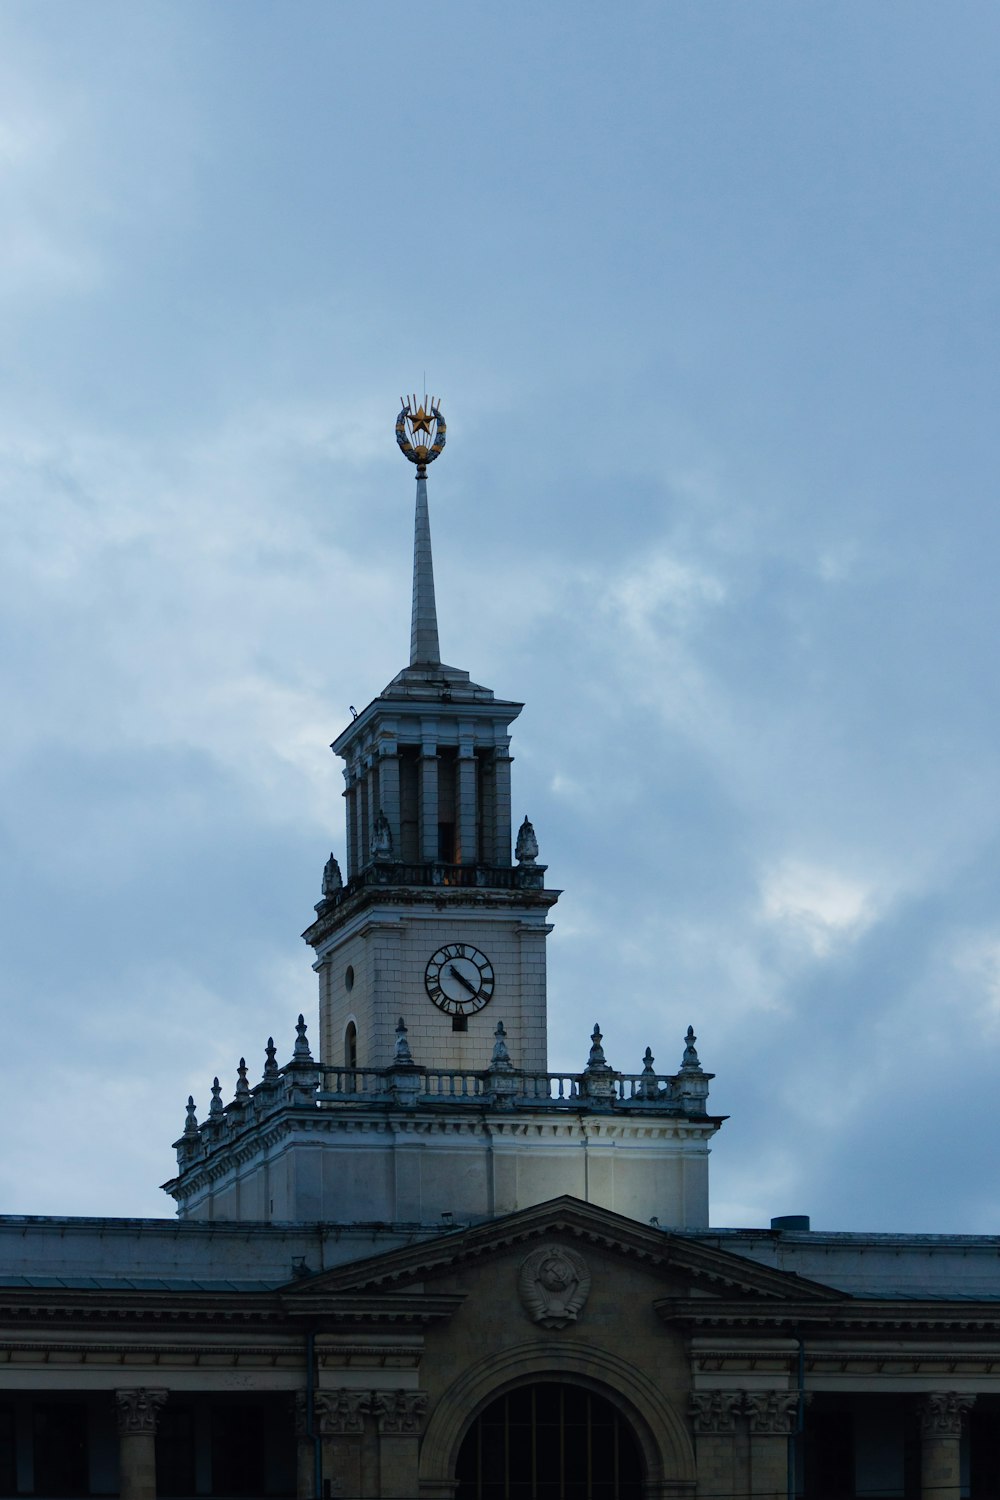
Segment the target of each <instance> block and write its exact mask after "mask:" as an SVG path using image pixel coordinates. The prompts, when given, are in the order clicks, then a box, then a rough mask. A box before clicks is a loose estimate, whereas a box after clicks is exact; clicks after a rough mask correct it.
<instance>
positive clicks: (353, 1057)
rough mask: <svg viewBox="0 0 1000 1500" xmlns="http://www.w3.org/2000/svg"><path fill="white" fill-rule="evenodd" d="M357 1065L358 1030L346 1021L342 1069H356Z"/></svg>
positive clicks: (351, 1022)
mask: <svg viewBox="0 0 1000 1500" xmlns="http://www.w3.org/2000/svg"><path fill="white" fill-rule="evenodd" d="M357 1065H358V1028H357V1027H356V1026H355V1024H354V1022H353V1021H348V1023H347V1030H346V1032H345V1033H344V1067H345V1068H356V1067H357Z"/></svg>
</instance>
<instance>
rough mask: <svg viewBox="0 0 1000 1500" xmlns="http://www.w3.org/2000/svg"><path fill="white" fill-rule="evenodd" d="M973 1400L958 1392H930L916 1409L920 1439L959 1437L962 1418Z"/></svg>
mask: <svg viewBox="0 0 1000 1500" xmlns="http://www.w3.org/2000/svg"><path fill="white" fill-rule="evenodd" d="M975 1399H976V1398H975V1396H969V1395H966V1394H964V1392H960V1391H931V1392H930V1394H929V1395H927V1396H925V1397H924V1398H923V1400H922V1401H921V1402H920V1404H919V1407H918V1411H919V1412H920V1435H921V1437H925V1438H929V1437H954V1438H957V1437H961V1435H962V1418H963V1417H964V1416H966V1415H967V1414H968V1412H969V1411H970V1410H971V1409H972V1406H973V1404H974V1402H975Z"/></svg>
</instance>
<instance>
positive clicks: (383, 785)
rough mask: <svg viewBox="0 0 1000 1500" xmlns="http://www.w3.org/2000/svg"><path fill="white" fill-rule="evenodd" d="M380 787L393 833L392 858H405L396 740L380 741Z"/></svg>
mask: <svg viewBox="0 0 1000 1500" xmlns="http://www.w3.org/2000/svg"><path fill="white" fill-rule="evenodd" d="M378 785H379V797H380V805H381V808H382V811H383V812H384V813H385V815H386V817H387V818H388V820H389V829H390V832H391V833H392V857H393V859H402V857H403V830H402V824H401V821H400V807H399V755H398V753H397V746H396V741H395V740H380V741H379V747H378Z"/></svg>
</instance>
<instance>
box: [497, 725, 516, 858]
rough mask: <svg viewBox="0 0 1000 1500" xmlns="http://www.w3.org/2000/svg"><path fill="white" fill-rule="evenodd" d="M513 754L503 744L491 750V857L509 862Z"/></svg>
mask: <svg viewBox="0 0 1000 1500" xmlns="http://www.w3.org/2000/svg"><path fill="white" fill-rule="evenodd" d="M513 758H514V757H513V756H512V755H511V754H510V753H509V751H508V750H507V747H506V746H505V745H503V746H501V745H498V746H497V748H496V750H495V751H494V752H493V859H494V863H495V864H497V865H509V864H510V822H511V819H510V766H511V761H512V760H513Z"/></svg>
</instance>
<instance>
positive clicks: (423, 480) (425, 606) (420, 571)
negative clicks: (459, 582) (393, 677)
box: [396, 396, 447, 667]
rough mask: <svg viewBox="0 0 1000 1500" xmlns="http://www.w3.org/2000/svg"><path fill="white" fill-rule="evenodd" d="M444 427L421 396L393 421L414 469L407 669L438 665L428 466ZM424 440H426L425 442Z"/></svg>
mask: <svg viewBox="0 0 1000 1500" xmlns="http://www.w3.org/2000/svg"><path fill="white" fill-rule="evenodd" d="M446 433H447V427H446V425H445V420H444V417H443V416H442V415H441V403H440V401H438V400H437V399H436V398H435V397H432V398H431V399H430V400H428V399H427V397H426V396H424V399H423V401H421V402H420V404H419V405H418V404H417V398H416V396H414V397H413V399H412V402H411V401H410V400H408V399H407V397H405V396H404V397H403V401H402V408H401V410H400V412H399V415H398V416H397V418H396V442H397V443H398V444H399V447H400V451H401V452H402V454H403V457H404V458H408V459H409V460H410V463H411V464H416V466H417V509H416V515H415V517H414V522H413V614H412V616H411V621H410V666H411V667H417V666H427V665H428V664H430V665H432V666H437V665H438V664H439V663H440V661H441V647H440V646H439V645H438V623H437V605H436V604H435V602H434V562H433V559H432V558H431V522H430V516H429V514H428V511H427V465H428V464H430V463H433V462H434V460H435V459H436V458H437V457H438V456H439V454H440V453H441V451H442V449H443V448H444V445H445V435H446ZM425 439H426V441H425Z"/></svg>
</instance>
